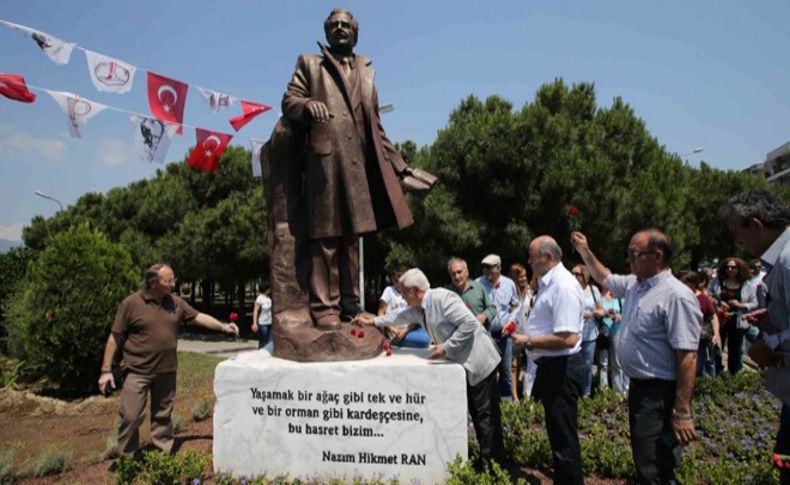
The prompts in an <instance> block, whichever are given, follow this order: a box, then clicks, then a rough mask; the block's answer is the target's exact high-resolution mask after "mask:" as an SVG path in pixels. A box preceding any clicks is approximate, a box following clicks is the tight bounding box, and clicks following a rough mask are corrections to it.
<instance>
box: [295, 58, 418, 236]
mask: <svg viewBox="0 0 790 485" xmlns="http://www.w3.org/2000/svg"><path fill="white" fill-rule="evenodd" d="M319 46H320V44H319ZM321 50H322V52H323V55H322V56H315V55H310V54H303V55H301V56H299V59H298V60H297V63H296V69H295V71H294V74H293V77H292V78H291V81H290V82H289V83H288V90H287V91H286V93H285V95H284V97H283V102H282V110H283V116H284V117H285V118H287V119H288V120H289V121H291V122H293V123H295V124H297V125H300V126H302V127H304V128H306V129H307V130H306V131H307V140H306V146H305V153H304V154H305V156H306V161H305V169H304V198H305V202H306V212H307V236H308V237H309V238H310V239H318V238H328V237H340V236H348V235H352V234H363V233H368V232H373V231H377V230H381V229H385V228H388V227H398V228H404V227H407V226H409V225H411V224H412V222H413V219H412V215H411V211H410V210H409V207H408V205H407V204H406V199H405V197H404V195H403V191H402V190H401V187H400V183H399V179H398V174H399V173H401V172H402V171H403V170H404V169H405V168H406V163H405V162H404V161H403V159H402V158H401V156H400V154H399V153H398V152H397V150H395V148H394V147H393V145H392V143H391V142H390V141H389V140H388V139H387V137H386V135H385V134H384V129H383V127H382V126H381V120H380V118H379V113H378V95H377V93H376V89H375V86H374V85H373V78H374V75H375V71H374V70H373V68H372V67H370V63H371V61H370V60H368V59H366V58H364V57H362V56H359V55H356V56H355V58H354V60H355V65H354V69H356V74H357V79H358V81H357V83H356V84H355V85H352V84H351V82H350V81H349V80H348V78H347V77H346V76H345V75H344V74H343V73H342V70H341V67H340V64H339V63H338V61H337V60H336V59H335V58H334V57H333V56H332V55H331V54H329V52H328V51H327V50H326V48H324V47H323V46H321ZM311 100H316V101H322V102H323V103H324V104H326V106H327V108H328V109H329V112H330V114H331V117H330V119H329V120H328V121H326V122H322V123H313V124H311V118H310V114H309V112H308V111H307V109H306V105H307V103H308V102H309V101H311ZM360 104H361V106H360ZM360 116H364V119H361V118H360ZM360 127H363V129H362V130H360ZM360 131H362V133H361V132H360ZM363 136H364V137H365V138H364V139H362V137H363Z"/></svg>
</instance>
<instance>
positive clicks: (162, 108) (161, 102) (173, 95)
mask: <svg viewBox="0 0 790 485" xmlns="http://www.w3.org/2000/svg"><path fill="white" fill-rule="evenodd" d="M187 90H189V85H188V84H186V83H182V82H181V81H176V80H175V79H170V78H167V77H164V76H160V75H159V74H154V73H153V72H151V71H148V106H149V107H150V108H151V113H152V114H153V115H154V116H156V117H157V118H158V119H160V120H162V121H168V122H170V123H177V124H178V125H179V126H178V134H181V133H183V131H184V127H183V126H181V125H182V124H183V123H184V106H185V105H186V101H187Z"/></svg>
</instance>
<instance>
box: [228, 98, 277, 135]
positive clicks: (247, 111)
mask: <svg viewBox="0 0 790 485" xmlns="http://www.w3.org/2000/svg"><path fill="white" fill-rule="evenodd" d="M270 109H272V107H271V106H267V105H265V104H258V103H251V102H249V101H244V100H241V111H242V114H240V115H239V116H235V117H233V118H231V119H230V126H232V127H233V129H234V130H236V131H239V130H240V129H242V128H243V127H244V125H246V124H247V123H249V122H250V121H252V119H253V118H255V117H256V116H258V115H259V114H261V113H265V112H266V111H269V110H270Z"/></svg>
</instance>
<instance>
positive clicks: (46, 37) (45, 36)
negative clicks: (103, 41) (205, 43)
mask: <svg viewBox="0 0 790 485" xmlns="http://www.w3.org/2000/svg"><path fill="white" fill-rule="evenodd" d="M0 23H2V24H4V25H5V26H6V27H8V28H9V29H12V30H22V31H28V33H30V34H31V36H33V40H35V41H36V42H37V43H39V47H41V49H42V50H43V51H44V53H45V54H46V55H47V56H48V57H50V59H52V60H53V61H54V62H55V63H58V64H61V63H62V64H68V62H69V58H70V55H71V50H72V49H78V50H81V51H82V52H84V53H85V54H86V55H89V54H90V53H96V54H99V55H100V56H102V57H109V56H106V55H105V54H101V53H99V52H96V51H94V50H89V49H86V48H84V47H82V46H81V45H78V44H77V43H65V42H64V43H65V44H67V45H69V46H71V47H70V48H69V49H68V55H66V56H65V57H66V58H67V59H66V61H65V62H58V61H57V60H55V59H53V58H52V56H51V55H50V53H48V52H47V51H46V48H45V47H44V46H42V42H43V41H45V40H55V41H57V42H63V41H61V40H60V39H58V38H56V37H54V36H50V35H49V34H46V33H45V32H42V31H39V30H37V29H34V28H32V27H28V26H26V25H22V24H17V23H14V22H11V21H8V20H5V19H0ZM20 28H21V29H20ZM35 34H39V35H42V36H43V37H40V38H38V39H37V38H36V37H35ZM42 39H43V40H42ZM58 53H59V52H58ZM58 53H56V54H58ZM64 55H65V54H64ZM113 59H115V58H113ZM122 62H124V64H128V65H130V66H134V67H135V68H139V69H140V70H141V71H145V72H148V73H153V72H154V71H151V70H150V69H147V68H144V67H141V66H139V65H137V64H130V63H127V62H126V61H122ZM188 84H189V85H190V86H194V87H195V88H197V89H198V90H200V91H201V92H202V91H209V92H212V93H217V94H223V95H225V96H228V97H229V98H233V99H241V98H240V97H239V96H234V95H230V94H227V93H225V92H224V91H223V92H220V91H215V90H213V89H210V88H206V87H203V86H200V85H197V84H192V83H188ZM217 104H218V105H219V104H220V103H217ZM228 106H230V105H228ZM222 107H224V106H219V108H222ZM212 109H213V108H212ZM184 126H188V125H184Z"/></svg>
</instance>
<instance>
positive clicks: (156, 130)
mask: <svg viewBox="0 0 790 485" xmlns="http://www.w3.org/2000/svg"><path fill="white" fill-rule="evenodd" d="M0 23H2V24H4V25H6V26H7V27H9V28H11V29H13V30H20V31H22V32H25V33H26V34H27V35H30V36H31V37H32V39H33V40H34V41H35V42H36V44H38V46H39V48H41V50H42V52H43V53H44V54H45V55H46V56H47V57H49V58H50V60H52V61H53V62H55V63H56V64H68V63H69V61H70V59H71V53H72V51H73V50H74V49H75V48H76V49H79V50H81V51H83V52H84V53H85V58H86V61H87V63H88V68H89V71H90V75H91V81H92V82H93V84H94V87H96V89H97V91H108V92H114V93H118V94H125V93H127V92H129V91H130V90H131V87H132V83H133V80H134V74H135V72H136V71H137V69H138V68H139V66H135V65H132V64H128V63H126V62H125V61H121V60H118V59H114V58H110V57H107V56H104V55H103V54H99V53H97V52H94V51H90V50H88V49H85V48H83V47H80V46H77V44H76V43H68V42H65V41H63V40H61V39H58V38H57V37H54V36H51V35H50V34H47V33H45V32H42V31H39V30H36V29H33V28H31V27H27V26H24V25H20V24H15V23H13V22H9V21H6V20H3V19H0ZM140 70H143V71H146V72H147V73H148V86H147V88H148V104H149V108H150V110H151V113H152V114H151V115H145V114H142V113H138V112H136V111H131V110H127V109H123V108H118V107H116V106H111V105H106V104H103V103H98V102H95V101H92V100H90V99H88V98H85V97H81V96H79V95H77V94H73V93H69V92H62V91H54V90H50V89H47V88H44V87H41V86H37V85H34V84H27V83H26V81H25V79H24V78H23V77H22V76H18V75H13V74H2V73H0V94H2V95H4V96H6V97H8V98H10V99H14V100H17V101H22V102H27V103H29V102H33V101H34V100H35V95H33V94H32V93H30V92H29V91H28V88H32V89H34V90H36V91H43V92H46V93H47V94H49V95H50V96H51V97H52V98H53V99H54V100H55V102H56V103H57V104H58V105H59V106H60V108H61V109H62V110H63V112H64V113H65V114H66V115H67V117H68V121H69V131H70V133H71V136H72V137H74V138H80V137H81V134H80V128H81V126H82V125H84V124H85V123H86V122H87V121H88V120H89V119H90V118H91V117H93V116H94V115H96V114H98V113H99V112H101V111H103V110H105V109H109V110H111V111H116V112H119V113H125V114H128V115H130V116H131V118H130V119H131V121H132V122H133V123H135V125H136V127H135V144H136V145H137V146H138V148H139V150H140V152H141V156H142V158H143V159H145V160H148V161H149V162H152V161H159V162H163V161H164V157H165V155H166V153H167V149H168V147H169V145H170V140H171V139H172V137H173V135H175V134H181V133H183V127H188V128H194V129H195V133H196V137H197V144H196V145H195V147H194V148H193V150H192V151H191V153H190V154H189V156H188V158H187V164H188V165H189V166H190V167H193V168H196V169H199V170H204V171H213V170H218V169H219V158H220V156H221V155H222V153H223V152H224V150H225V149H226V148H227V146H228V144H229V143H230V140H231V139H232V138H233V137H234V135H232V134H227V133H222V132H216V131H211V130H206V129H203V128H200V127H197V126H194V125H190V124H186V123H184V107H185V103H186V97H187V93H188V89H189V86H190V84H187V83H184V82H181V81H177V80H175V79H170V78H167V77H165V76H162V75H159V74H156V73H154V72H152V71H150V70H147V69H144V68H140ZM192 86H193V87H195V88H196V89H198V90H199V91H200V94H201V95H202V96H203V98H204V100H205V101H206V102H207V103H208V104H209V108H210V109H211V110H213V111H216V112H218V111H219V110H220V109H223V108H227V107H229V106H232V105H233V103H234V102H235V101H236V100H238V99H239V98H237V97H235V96H231V95H228V94H225V93H221V92H218V91H212V90H210V89H207V88H204V87H202V86H198V85H192ZM9 91H10V92H9ZM154 93H155V94H154ZM165 98H166V99H165ZM241 108H242V114H241V115H239V116H235V117H233V118H231V119H230V120H229V122H230V124H231V126H232V127H233V129H234V130H235V131H236V132H238V131H239V130H241V129H242V128H243V127H244V126H245V125H246V124H247V123H249V122H250V121H251V120H252V119H253V118H255V117H256V116H257V115H259V114H261V113H264V112H266V111H268V110H270V109H271V106H267V105H262V104H258V103H253V102H251V101H246V100H243V99H242V100H241ZM247 140H249V143H250V148H251V152H252V160H251V163H252V172H253V176H258V175H260V168H259V166H258V164H256V163H255V161H256V158H257V156H258V155H259V154H260V149H261V146H262V145H263V143H264V142H263V141H261V140H257V139H254V138H251V137H249V138H247Z"/></svg>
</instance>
